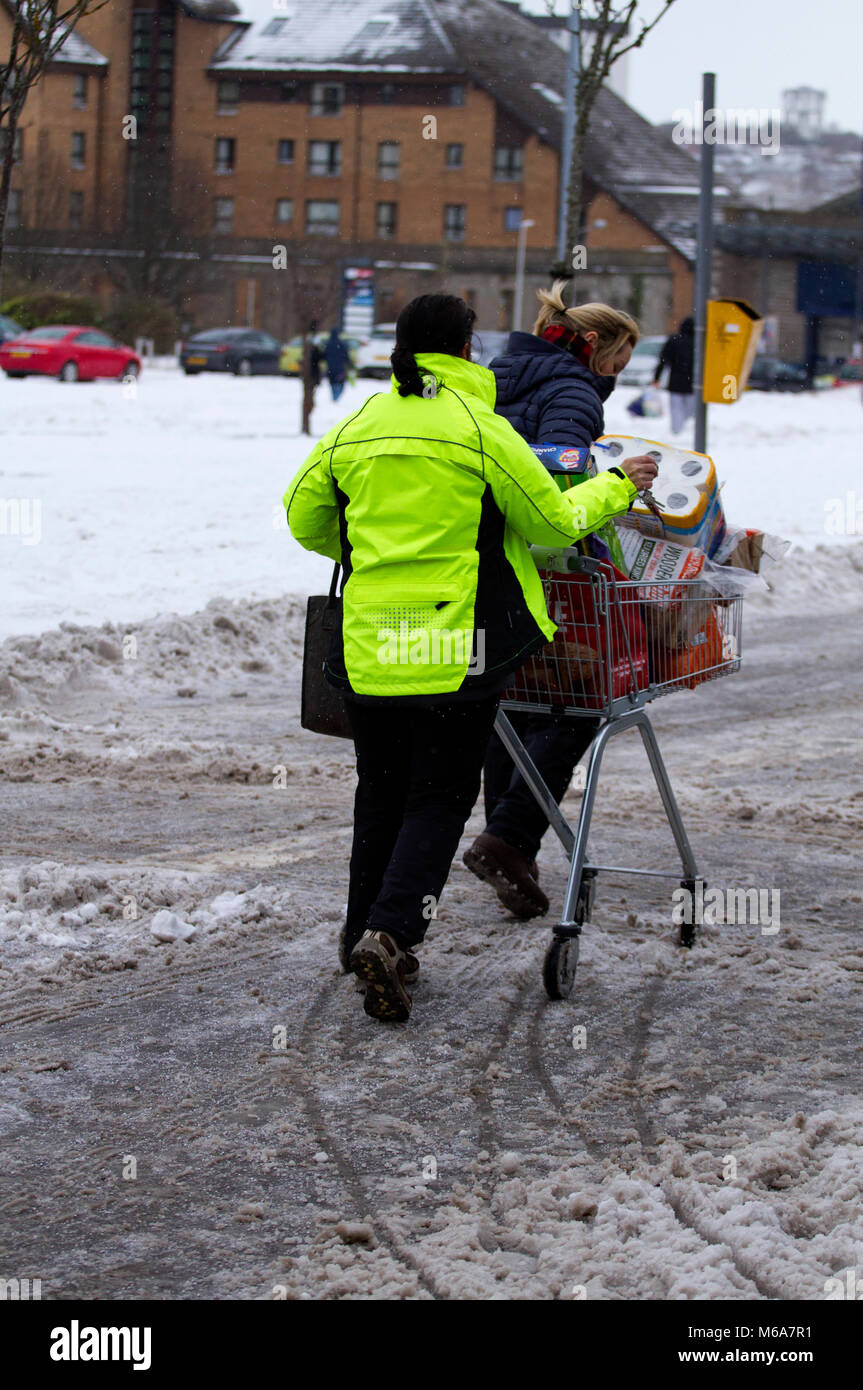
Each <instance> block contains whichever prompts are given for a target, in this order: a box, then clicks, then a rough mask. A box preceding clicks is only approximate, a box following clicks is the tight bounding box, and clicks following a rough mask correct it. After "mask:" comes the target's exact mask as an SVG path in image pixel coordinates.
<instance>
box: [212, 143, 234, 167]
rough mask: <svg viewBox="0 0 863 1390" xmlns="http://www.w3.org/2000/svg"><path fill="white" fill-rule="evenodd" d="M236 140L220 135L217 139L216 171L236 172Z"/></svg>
mask: <svg viewBox="0 0 863 1390" xmlns="http://www.w3.org/2000/svg"><path fill="white" fill-rule="evenodd" d="M235 148H236V141H235V140H232V139H226V137H225V136H223V135H222V136H220V137H219V139H218V140H217V141H216V163H215V168H216V173H217V174H233V172H234V153H235Z"/></svg>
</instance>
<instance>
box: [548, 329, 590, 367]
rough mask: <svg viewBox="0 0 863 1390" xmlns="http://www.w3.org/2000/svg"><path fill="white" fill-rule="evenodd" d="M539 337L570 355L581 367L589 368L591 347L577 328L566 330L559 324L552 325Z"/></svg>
mask: <svg viewBox="0 0 863 1390" xmlns="http://www.w3.org/2000/svg"><path fill="white" fill-rule="evenodd" d="M540 337H541V338H543V339H544V340H545V341H546V342H547V343H555V344H556V345H557V347H561V348H563V349H564V350H565V351H566V352H570V353H572V356H573V357H574V358H575V359H576V361H577V362H580V363H581V365H582V366H583V367H590V359H591V357H592V356H593V347H592V345H591V344H590V343H588V342H587V341H586V340H585V339H584V338H582V336H581V334H580V333H579V331H578V329H577V328H566V327H564V325H563V324H561V323H552V324H549V326H548V328H546V329H545V331H544V332H543V333H541V334H540Z"/></svg>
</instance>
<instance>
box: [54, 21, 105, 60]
mask: <svg viewBox="0 0 863 1390" xmlns="http://www.w3.org/2000/svg"><path fill="white" fill-rule="evenodd" d="M53 61H54V62H55V63H77V64H79V65H80V64H86V65H88V66H89V67H94V68H102V67H105V68H106V67H107V66H108V59H107V58H106V57H105V55H104V54H103V53H100V52H99V50H98V48H94V47H93V45H92V44H91V43H87V41H86V39H82V38H81V35H80V34H76V33H75V31H74V29H71V30H70V31H69V33H68V34H67V35H66V37H65V39H64V40H63V44H62V46H61V47H60V48H58V50H57V52H56V53H55V54H54V58H53Z"/></svg>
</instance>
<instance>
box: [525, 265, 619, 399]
mask: <svg viewBox="0 0 863 1390" xmlns="http://www.w3.org/2000/svg"><path fill="white" fill-rule="evenodd" d="M565 288H566V281H565V280H555V282H554V284H553V285H552V287H551V289H550V290H537V299H538V300H539V302H540V305H541V308H540V311H539V315H538V317H537V320H536V323H535V324H534V325H533V331H534V333H535V334H536V336H537V337H542V335H543V333H544V332H545V330H546V329H547V328H549V327H551V326H552V325H553V324H559V325H560V327H561V328H568V329H570V331H571V332H574V333H581V334H585V333H596V335H597V342H596V346H595V347H594V348H593V351H592V352H591V354H590V362H589V364H588V365H589V366H590V370H591V371H592V372H596V374H597V376H608V375H609V374H610V373H609V368H610V367H611V364H612V363H613V361H614V359H615V357H616V356H617V354H618V353H619V352H620V350H621V348H623V347H625V346H626V344H627V343H631V344H632V346H633V347H635V344H636V343H637V342H638V339H639V336H640V330H639V327H638V324H637V323H636V322H635V319H634V318H632V316H631V315H630V314H626V313H624V311H623V310H622V309H612V307H611V305H610V304H578V305H576V306H575V308H571V309H570V308H567V306H566V304H565V303H564V299H563V291H564V289H565Z"/></svg>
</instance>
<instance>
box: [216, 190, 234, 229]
mask: <svg viewBox="0 0 863 1390" xmlns="http://www.w3.org/2000/svg"><path fill="white" fill-rule="evenodd" d="M233 230H234V200H233V198H217V199H216V203H215V210H214V216H213V231H214V232H216V233H217V234H218V235H220V236H230V235H231V233H232V232H233Z"/></svg>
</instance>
